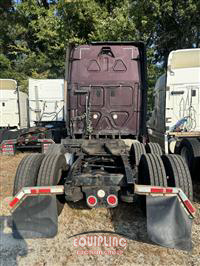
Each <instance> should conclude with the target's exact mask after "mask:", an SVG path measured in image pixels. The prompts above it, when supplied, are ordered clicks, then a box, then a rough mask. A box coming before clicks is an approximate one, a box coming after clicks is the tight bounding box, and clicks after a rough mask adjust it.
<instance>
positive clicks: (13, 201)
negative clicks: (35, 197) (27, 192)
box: [10, 198, 19, 208]
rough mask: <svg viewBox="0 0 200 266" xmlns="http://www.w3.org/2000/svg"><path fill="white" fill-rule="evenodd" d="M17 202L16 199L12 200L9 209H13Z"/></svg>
mask: <svg viewBox="0 0 200 266" xmlns="http://www.w3.org/2000/svg"><path fill="white" fill-rule="evenodd" d="M18 202H19V199H18V198H14V199H13V200H12V201H11V202H10V207H11V208H13V207H14V206H15V205H16V204H17V203H18Z"/></svg>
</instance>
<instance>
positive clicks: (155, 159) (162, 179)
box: [138, 154, 167, 215]
mask: <svg viewBox="0 0 200 266" xmlns="http://www.w3.org/2000/svg"><path fill="white" fill-rule="evenodd" d="M138 184H140V185H151V186H162V187H166V186H167V176H166V172H165V167H164V165H163V162H162V159H161V157H160V156H158V155H157V154H143V155H142V156H141V159H140V163H139V167H138ZM139 199H140V205H141V208H142V212H143V213H144V215H146V196H140V197H139Z"/></svg>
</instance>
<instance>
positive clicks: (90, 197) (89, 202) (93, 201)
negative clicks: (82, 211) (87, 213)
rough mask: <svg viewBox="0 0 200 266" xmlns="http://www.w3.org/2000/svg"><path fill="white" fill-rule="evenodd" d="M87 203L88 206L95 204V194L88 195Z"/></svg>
mask: <svg viewBox="0 0 200 266" xmlns="http://www.w3.org/2000/svg"><path fill="white" fill-rule="evenodd" d="M87 204H88V205H89V206H90V207H94V206H95V205H96V204H97V198H96V197H95V196H89V197H88V198H87Z"/></svg>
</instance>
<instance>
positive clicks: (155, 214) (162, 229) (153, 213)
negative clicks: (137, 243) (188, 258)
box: [146, 196, 192, 251]
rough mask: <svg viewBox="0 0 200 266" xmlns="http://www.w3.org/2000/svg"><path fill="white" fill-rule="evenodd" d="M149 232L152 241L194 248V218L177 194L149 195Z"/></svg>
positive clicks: (182, 248)
mask: <svg viewBox="0 0 200 266" xmlns="http://www.w3.org/2000/svg"><path fill="white" fill-rule="evenodd" d="M146 203H147V232H148V235H149V238H150V239H151V241H153V242H155V243H157V244H159V245H161V246H164V247H169V248H176V249H181V250H187V251H190V250H191V249H192V241H191V231H192V218H190V217H189V215H188V214H187V213H186V211H185V210H184V208H183V206H182V205H181V203H180V202H179V200H178V197H177V196H172V197H161V196H156V197H153V196H147V197H146Z"/></svg>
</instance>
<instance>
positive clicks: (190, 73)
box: [148, 48, 200, 179]
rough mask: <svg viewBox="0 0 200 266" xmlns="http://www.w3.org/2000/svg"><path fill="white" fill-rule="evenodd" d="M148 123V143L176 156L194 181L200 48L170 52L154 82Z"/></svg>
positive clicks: (199, 153) (199, 134)
mask: <svg viewBox="0 0 200 266" xmlns="http://www.w3.org/2000/svg"><path fill="white" fill-rule="evenodd" d="M154 96H155V105H154V110H153V113H152V116H151V118H150V120H149V122H148V133H149V139H150V141H155V142H157V143H159V144H160V145H161V147H162V149H163V150H164V151H165V153H166V154H168V153H171V154H179V155H181V156H182V157H183V158H184V160H185V161H186V162H187V164H188V166H189V169H190V172H191V174H192V177H193V178H194V179H195V178H196V177H197V175H196V174H197V173H198V165H199V162H200V142H199V140H200V107H199V104H200V98H199V97H200V49H199V48H194V49H181V50H175V51H172V52H171V53H170V54H169V57H168V66H167V73H166V74H163V75H162V76H161V77H160V78H159V79H158V80H157V82H156V85H155V90H154Z"/></svg>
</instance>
